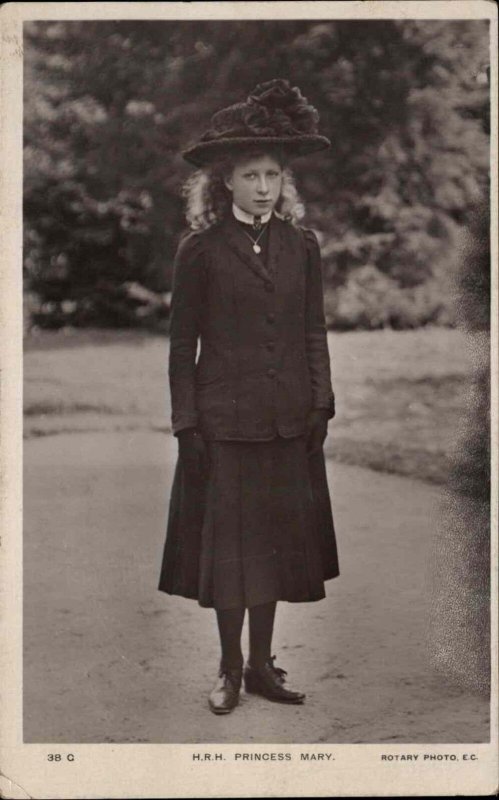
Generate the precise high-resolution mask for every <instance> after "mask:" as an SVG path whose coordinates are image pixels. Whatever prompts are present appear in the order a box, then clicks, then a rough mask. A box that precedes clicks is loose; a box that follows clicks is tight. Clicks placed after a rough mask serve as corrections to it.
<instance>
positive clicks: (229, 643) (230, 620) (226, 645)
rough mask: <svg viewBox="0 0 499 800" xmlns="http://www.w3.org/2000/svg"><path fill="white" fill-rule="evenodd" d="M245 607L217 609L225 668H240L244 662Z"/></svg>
mask: <svg viewBox="0 0 499 800" xmlns="http://www.w3.org/2000/svg"><path fill="white" fill-rule="evenodd" d="M245 610H246V609H245V608H244V607H241V608H225V609H222V610H219V609H217V622H218V632H219V634H220V644H221V646H222V666H223V667H225V669H240V668H241V667H242V664H243V653H242V650H241V632H242V629H243V622H244V612H245Z"/></svg>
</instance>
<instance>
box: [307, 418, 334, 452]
mask: <svg viewBox="0 0 499 800" xmlns="http://www.w3.org/2000/svg"><path fill="white" fill-rule="evenodd" d="M329 417H330V414H329V411H328V409H327V408H314V409H313V411H311V412H310V414H309V415H308V419H307V430H306V435H307V453H308V455H309V456H310V455H312V453H316V452H318V451H319V450H320V449H321V448H322V445H323V444H324V440H325V438H326V436H327V423H328V421H329Z"/></svg>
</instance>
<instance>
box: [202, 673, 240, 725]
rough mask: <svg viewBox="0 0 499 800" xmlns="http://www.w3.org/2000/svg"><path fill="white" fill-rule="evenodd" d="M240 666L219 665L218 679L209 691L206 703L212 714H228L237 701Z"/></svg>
mask: <svg viewBox="0 0 499 800" xmlns="http://www.w3.org/2000/svg"><path fill="white" fill-rule="evenodd" d="M242 673H243V671H242V668H239V669H227V668H225V667H223V666H221V667H220V671H219V673H218V679H217V682H216V683H215V686H214V687H213V689H212V690H211V692H210V696H209V698H208V704H209V706H210V709H211V711H213V713H214V714H229V713H230V712H231V711H232V710H233V709H234V708H235V707H236V706H237V704H238V703H239V691H240V689H241V680H242Z"/></svg>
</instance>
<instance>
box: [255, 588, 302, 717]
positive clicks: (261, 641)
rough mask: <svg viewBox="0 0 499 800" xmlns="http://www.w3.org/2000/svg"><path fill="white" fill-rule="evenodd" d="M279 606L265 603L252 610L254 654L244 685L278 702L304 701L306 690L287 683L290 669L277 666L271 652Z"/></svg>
mask: <svg viewBox="0 0 499 800" xmlns="http://www.w3.org/2000/svg"><path fill="white" fill-rule="evenodd" d="M276 605H277V603H274V602H272V603H265V604H263V605H260V606H253V608H250V610H249V625H250V656H249V662H248V664H247V665H246V667H245V670H244V684H245V687H246V691H247V692H249V693H250V694H260V695H263V697H267V698H268V699H269V700H274V701H275V702H277V703H303V701H304V700H305V695H304V694H303V692H296V691H294V690H293V689H290V688H288V687H287V686H285V685H284V684H285V678H284V676H285V675H286V672H285V670H283V669H280V668H279V667H276V666H274V659H273V657H272V656H271V655H270V653H271V649H272V633H273V631H274V618H275V610H276Z"/></svg>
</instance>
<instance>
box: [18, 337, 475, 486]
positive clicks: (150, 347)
mask: <svg viewBox="0 0 499 800" xmlns="http://www.w3.org/2000/svg"><path fill="white" fill-rule="evenodd" d="M329 345H330V352H331V365H332V374H333V384H334V388H335V393H336V397H337V416H336V418H335V420H334V421H333V422H332V423H331V425H330V434H329V436H328V440H327V443H326V453H327V455H328V456H329V457H331V458H334V459H337V460H340V461H343V462H346V463H349V464H357V465H361V466H368V467H371V468H373V469H378V470H383V471H388V472H396V473H399V474H403V475H411V476H413V477H418V478H421V479H423V480H428V481H431V482H435V483H445V482H446V481H447V479H448V476H449V472H450V470H451V468H452V465H453V463H454V462H455V459H456V453H457V449H458V446H459V442H460V440H461V438H462V436H463V434H464V430H465V428H466V423H467V416H468V412H469V409H470V406H471V405H472V390H473V376H474V370H475V367H476V366H477V361H478V357H479V354H480V353H482V352H483V347H482V348H480V346H479V345H480V342H477V337H470V336H468V335H466V334H465V333H464V332H462V331H456V330H450V329H445V328H425V329H420V330H416V331H400V332H398V331H397V332H396V331H374V332H364V331H360V332H353V333H330V334H329ZM482 357H483V356H482ZM167 365H168V340H167V339H166V338H164V337H159V336H148V335H147V334H143V333H135V332H133V331H124V332H116V331H103V332H101V331H81V332H80V331H71V332H69V333H67V334H62V333H53V334H48V333H44V334H41V335H39V336H38V337H36V338H32V339H29V340H27V342H26V347H25V359H24V406H25V414H26V419H25V436H26V437H30V436H36V435H43V434H55V433H58V432H61V431H65V432H67V431H71V430H74V431H84V430H96V429H106V430H110V429H123V428H137V427H145V428H152V429H159V430H169V425H170V400H169V391H168V380H167Z"/></svg>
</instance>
